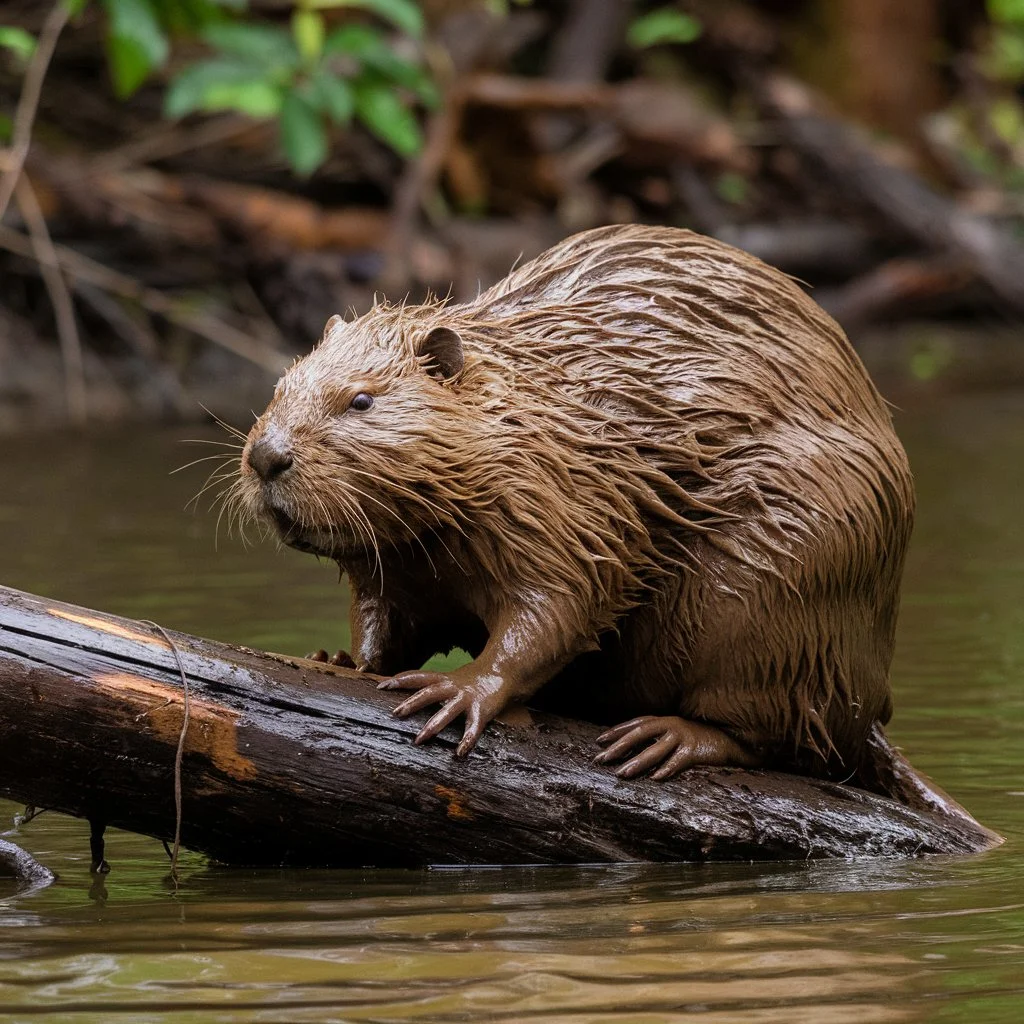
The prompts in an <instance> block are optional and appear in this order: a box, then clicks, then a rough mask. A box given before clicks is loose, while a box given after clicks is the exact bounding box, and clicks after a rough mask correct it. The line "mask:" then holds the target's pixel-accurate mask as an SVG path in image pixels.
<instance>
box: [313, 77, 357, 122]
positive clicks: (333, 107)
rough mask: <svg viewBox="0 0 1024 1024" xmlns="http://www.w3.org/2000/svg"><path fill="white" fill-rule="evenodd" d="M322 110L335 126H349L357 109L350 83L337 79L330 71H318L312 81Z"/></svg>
mask: <svg viewBox="0 0 1024 1024" xmlns="http://www.w3.org/2000/svg"><path fill="white" fill-rule="evenodd" d="M310 84H311V86H312V89H313V91H314V93H315V95H316V97H317V100H318V103H319V106H320V109H321V110H323V111H325V112H326V113H327V116H328V117H329V118H330V119H331V120H332V121H333V122H334V123H335V124H348V122H349V121H351V120H352V112H353V110H354V109H355V97H354V96H353V95H352V88H351V86H350V85H349V84H348V82H346V81H344V80H343V79H341V78H337V77H336V76H335V75H332V74H331V73H330V72H329V71H325V70H323V69H318V70H317V71H316V72H314V74H313V77H312V79H311V80H310Z"/></svg>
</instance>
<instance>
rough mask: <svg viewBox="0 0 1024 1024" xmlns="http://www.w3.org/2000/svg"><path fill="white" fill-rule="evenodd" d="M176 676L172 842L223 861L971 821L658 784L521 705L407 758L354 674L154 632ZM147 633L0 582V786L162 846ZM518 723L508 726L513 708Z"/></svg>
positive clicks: (867, 838) (393, 862)
mask: <svg viewBox="0 0 1024 1024" xmlns="http://www.w3.org/2000/svg"><path fill="white" fill-rule="evenodd" d="M169 635H170V637H171V639H172V640H173V643H174V646H175V648H177V653H178V655H179V656H180V658H181V664H182V667H183V669H184V672H185V674H186V677H187V681H188V691H189V705H190V709H189V711H190V713H189V722H188V728H187V730H186V733H185V740H184V746H183V761H182V771H181V786H182V821H181V836H182V842H183V844H184V845H185V846H187V847H189V848H191V849H193V850H197V851H201V852H203V853H205V854H208V855H209V856H210V857H212V858H215V859H216V860H218V861H221V862H224V863H226V864H234V865H243V864H244V865H277V864H288V865H324V866H328V865H331V866H356V865H375V866H409V867H413V866H422V865H429V864H496V863H519V864H522V863H555V862H558V863H586V862H590V863H593V862H615V861H684V860H776V859H792V858H800V859H803V858H808V857H847V858H848V857H859V856H871V857H896V856H913V855H919V854H927V853H945V854H950V853H952V854H963V853H969V852H975V851H978V850H981V849H984V848H987V847H988V846H991V845H993V842H994V840H993V837H992V834H991V833H989V832H988V831H987V830H986V829H984V828H982V827H981V826H980V825H978V824H977V823H975V822H973V821H972V820H971V819H970V818H969V817H966V816H965V817H964V819H963V820H952V821H951V820H948V819H942V818H940V817H937V816H932V815H928V814H921V813H917V812H915V811H912V810H909V809H908V808H906V807H904V806H902V805H900V804H897V803H895V802H893V801H890V800H887V799H884V798H882V797H877V796H873V795H871V794H868V793H865V792H861V791H859V790H855V789H852V788H849V787H845V786H842V785H837V784H833V783H827V782H819V781H814V780H810V779H804V778H798V777H794V776H787V775H782V774H777V773H771V772H757V771H740V770H731V769H710V768H707V769H703V768H701V769H694V770H691V771H688V772H684V773H683V774H681V775H680V776H678V777H677V778H675V779H672V780H670V781H668V782H666V783H656V782H652V781H649V780H646V779H638V780H632V781H622V780H619V779H617V778H616V777H615V776H614V775H613V774H611V773H610V772H609V771H607V770H606V769H602V768H598V767H595V766H594V765H592V763H591V758H592V757H593V755H594V754H595V752H596V751H597V746H596V744H595V737H596V736H597V734H598V732H599V728H598V727H597V726H594V725H590V724H587V723H581V722H572V721H568V720H565V719H557V718H555V717H552V716H542V715H536V716H534V717H533V719H532V721H531V722H529V723H525V722H524V724H521V725H511V724H500V723H499V724H495V725H493V726H492V727H491V728H489V729H488V731H487V734H486V735H485V736H484V738H483V739H482V740H481V742H480V743H479V744H478V746H477V748H476V749H475V750H474V751H473V752H472V753H471V754H470V755H469V757H468V758H466V759H464V760H458V759H456V758H454V757H453V753H452V752H453V750H454V748H455V746H456V743H457V741H458V736H459V733H458V731H457V730H455V729H451V728H449V729H448V730H445V732H443V733H442V734H441V735H440V736H439V737H438V738H437V739H436V740H435V741H433V742H432V743H429V744H427V745H425V746H422V747H417V746H414V745H413V743H412V739H413V737H414V736H415V734H416V731H417V729H418V728H419V724H418V722H417V721H403V720H400V719H396V718H395V717H393V716H392V714H391V709H392V707H393V706H394V704H395V703H396V702H397V700H399V699H401V698H400V696H399V695H397V694H393V693H386V692H380V691H378V690H377V689H376V688H375V686H374V685H373V683H374V681H375V680H374V678H373V677H368V676H365V675H360V674H359V673H357V672H354V671H348V670H343V669H334V668H328V667H326V666H322V665H318V664H317V663H314V662H309V661H306V660H304V659H289V658H285V657H281V656H278V655H269V654H262V653H259V652H256V651H251V650H247V649H244V648H237V647H231V646H227V645H224V644H218V643H214V642H211V641H207V640H201V639H198V638H196V637H192V636H187V635H184V634H176V633H171V634H169ZM174 655H175V652H174V651H172V649H171V648H170V647H169V645H168V643H167V642H166V640H165V639H164V638H163V636H162V635H161V634H160V633H159V632H158V631H157V630H155V629H154V628H153V627H152V625H150V624H146V623H141V622H134V621H131V620H128V619H120V618H117V617H115V616H111V615H104V614H101V613H98V612H94V611H90V610H88V609H84V608H77V607H74V606H72V605H66V604H61V603H59V602H56V601H49V600H45V599H43V598H39V597H33V596H31V595H28V594H23V593H20V592H18V591H14V590H9V589H6V588H0V794H2V795H4V796H6V797H9V798H11V799H14V800H18V801H22V802H25V803H27V804H32V805H34V806H36V807H47V808H52V809H54V810H59V811H64V812H67V813H70V814H74V815H79V816H81V817H85V818H88V819H89V820H90V821H91V822H93V823H94V825H98V824H103V823H105V824H108V825H112V826H116V827H119V828H124V829H129V830H131V831H134V832H139V833H144V834H147V835H152V836H156V837H159V838H164V839H168V838H170V837H171V836H172V835H173V833H174V828H175V804H174V763H175V753H176V750H177V747H178V743H179V738H180V735H181V731H182V722H183V710H184V700H183V697H184V694H183V686H182V681H181V675H180V674H179V671H178V668H177V663H176V660H175V656H174ZM524 717H525V716H524Z"/></svg>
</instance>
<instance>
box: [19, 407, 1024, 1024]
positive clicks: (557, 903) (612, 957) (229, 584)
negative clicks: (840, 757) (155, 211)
mask: <svg viewBox="0 0 1024 1024" xmlns="http://www.w3.org/2000/svg"><path fill="white" fill-rule="evenodd" d="M899 425H900V430H901V433H902V435H903V437H904V439H905V440H906V443H907V445H908V448H909V450H910V453H911V460H912V462H913V465H914V469H915V472H916V474H917V479H918V488H919V495H920V516H919V525H918V529H917V534H916V539H915V543H914V546H913V550H912V555H911V560H910V565H909V568H908V574H907V580H906V587H905V597H904V606H903V614H902V619H901V624H900V635H899V648H898V654H897V660H896V666H895V672H894V676H895V687H896V694H897V713H896V719H895V722H894V724H893V728H892V733H893V734H894V736H895V737H896V739H897V740H898V741H899V742H900V743H902V744H903V745H904V747H905V748H906V749H907V750H908V751H909V752H910V754H911V756H912V759H913V760H914V762H915V763H916V764H918V765H919V766H920V767H921V768H923V769H925V770H926V771H928V772H930V773H931V774H933V775H934V776H935V777H936V778H937V779H938V780H939V781H940V782H941V783H942V784H943V785H944V786H946V787H947V788H948V789H950V791H951V792H953V793H954V794H955V795H956V796H957V797H959V798H960V799H961V800H963V801H964V802H965V803H966V804H967V805H968V806H969V807H970V808H971V809H972V810H973V811H974V812H975V813H976V814H977V815H978V816H979V817H980V818H981V819H982V820H984V821H985V822H986V823H987V824H989V825H991V826H992V827H994V828H997V829H999V830H1000V831H1002V832H1003V833H1004V834H1005V835H1007V836H1008V841H1007V843H1006V845H1005V846H1004V847H1003V848H1001V849H999V850H997V851H994V852H993V853H991V854H988V855H985V856H981V857H977V858H973V859H970V860H963V861H952V862H951V861H930V862H928V861H917V862H910V863H883V862H862V863H857V864H822V863H813V864H785V865H746V866H745V865H730V866H705V867H700V866H686V865H680V866H659V867H633V866H629V867H621V868H602V869H565V868H552V869H501V870H495V869H492V870H479V871H471V870H460V871H433V872H373V871H362V872H337V873H323V872H305V873H303V872H262V873H253V872H249V871H231V870H225V869H217V868H214V867H209V866H207V865H206V864H204V863H203V862H202V860H201V859H199V858H197V857H190V858H188V861H187V865H186V871H185V873H184V879H183V884H182V886H181V888H180V890H179V891H178V892H177V893H175V892H174V891H173V889H172V888H171V887H170V885H169V883H168V880H167V861H166V856H165V854H164V852H163V849H162V848H161V847H160V845H159V844H157V843H156V842H155V841H151V840H147V839H143V838H140V837H136V836H131V835H127V834H124V833H113V834H111V835H109V838H108V857H109V859H110V860H111V862H112V863H113V872H112V873H111V874H110V875H109V876H108V877H107V878H106V879H105V880H104V881H102V882H99V883H95V882H94V880H93V879H92V878H90V876H89V873H88V834H87V829H86V826H85V824H84V823H82V822H78V821H74V820H71V819H64V818H60V817H57V816H55V815H43V816H42V817H40V818H39V819H37V820H36V821H34V822H32V823H31V824H29V825H27V826H25V827H24V828H23V829H21V830H20V833H19V834H18V835H17V837H16V838H17V841H18V842H20V843H22V845H24V846H25V847H26V848H28V849H29V850H30V851H32V852H33V853H34V854H35V855H36V856H38V857H39V858H40V859H41V860H43V861H44V862H45V863H46V864H48V865H49V866H50V867H52V868H54V869H55V870H57V871H58V872H59V873H60V881H59V882H58V884H56V885H54V886H52V887H51V888H49V889H46V890H44V891H42V892H38V893H35V894H33V895H28V896H20V897H17V896H11V895H8V894H9V893H10V889H6V890H3V889H2V883H0V897H3V898H0V1019H2V1020H4V1021H7V1020H10V1021H21V1020H25V1021H35V1020H51V1021H82V1022H101V1021H108V1020H123V1021H138V1022H160V1024H170V1022H185V1021H188V1022H206V1021H232V1022H235V1021H273V1022H282V1021H288V1022H291V1021H294V1022H302V1021H318V1022H319V1021H402V1020H421V1021H472V1022H476V1021H489V1020H495V1021H503V1022H514V1021H549V1020H550V1021H559V1022H564V1024H575V1022H583V1021H617V1022H627V1021H628V1022H650V1024H654V1022H667V1021H689V1020H700V1021H701V1022H727V1021H729V1022H732V1021H738V1020H742V1021H753V1022H767V1021H771V1022H775V1021H777V1022H780V1024H782V1022H786V1024H790V1022H808V1024H811V1022H822V1021H825V1022H843V1024H845V1022H850V1024H854V1022H874V1021H928V1022H931V1021H938V1022H945V1021H960V1022H971V1024H976V1022H988V1021H1000V1022H1002V1021H1006V1022H1015V1021H1020V1020H1024V853H1022V850H1024V846H1022V843H1024V771H1022V766H1024V530H1022V528H1021V516H1022V498H1024V396H1019V395H1018V396H999V395H995V396H993V395H985V396H974V397H966V398H958V399H950V400H944V401H943V402H942V404H941V405H938V406H935V405H934V404H933V405H932V407H931V408H929V409H926V410H912V411H908V412H906V413H903V414H901V416H900V417H899ZM177 433H178V434H180V433H181V432H180V431H179V432H177ZM194 455H195V453H191V452H190V451H189V450H188V446H185V445H181V444H178V443H176V441H175V439H174V437H173V436H171V435H168V434H154V433H149V434H147V433H143V432H138V431H136V432H132V433H119V434H111V435H104V436H100V437H97V438H93V439H89V440H83V441H72V440H69V439H67V438H62V439H54V440H44V441H42V442H40V441H32V442H28V441H24V440H23V441H5V442H4V446H3V448H2V449H0V582H3V583H6V584H9V585H12V586H15V587H21V588H23V589H26V590H31V591H34V592H36V593H40V594H46V595H50V596H53V597H57V598H62V599H64V600H68V601H74V602H78V603H81V604H85V605H88V606H90V607H95V608H103V609H107V610H109V611H113V612H117V613H119V614H122V615H129V616H137V617H145V618H150V619H156V620H158V621H160V622H162V623H164V624H166V625H167V626H171V627H174V628H176V629H183V630H187V631H189V632H195V633H201V634H205V635H208V636H213V637H217V638H219V639H223V640H228V641H233V642H241V643H247V644H253V645H256V646H262V647H269V648H272V649H277V650H286V651H292V652H301V651H303V650H306V649H311V648H314V647H319V646H321V645H323V646H330V645H331V644H339V645H340V644H341V643H342V642H343V640H344V637H343V635H342V633H341V620H342V617H343V614H344V593H343V590H342V589H341V588H339V587H337V586H336V576H335V573H334V571H333V570H332V568H331V567H329V566H318V565H317V564H316V562H315V561H313V560H312V559H309V558H307V557H304V556H301V555H298V554H295V553H293V552H282V553H279V554H276V553H275V552H274V551H273V550H272V549H270V548H268V547H257V548H255V549H250V550H245V549H244V548H242V546H241V545H240V544H238V543H237V542H229V541H226V539H225V538H224V537H223V533H222V537H221V543H220V549H219V550H218V551H215V550H214V541H213V535H214V522H213V517H212V516H205V515H201V514H200V515H197V516H192V515H189V514H187V513H185V512H183V511H182V506H183V505H184V504H185V501H186V500H187V498H188V497H189V495H190V494H191V493H192V492H193V491H194V490H195V489H196V488H197V487H198V485H199V483H200V481H201V474H199V473H198V471H197V470H193V471H190V472H188V473H184V474H179V475H177V476H168V475H167V473H168V471H169V470H170V469H172V468H174V467H175V466H176V465H179V464H181V463H183V462H185V461H187V460H188V458H189V457H194ZM15 810H16V808H15V807H13V806H12V805H9V804H2V803H0V830H2V829H3V828H6V827H8V825H7V823H9V822H10V821H11V818H12V816H13V814H14V812H15Z"/></svg>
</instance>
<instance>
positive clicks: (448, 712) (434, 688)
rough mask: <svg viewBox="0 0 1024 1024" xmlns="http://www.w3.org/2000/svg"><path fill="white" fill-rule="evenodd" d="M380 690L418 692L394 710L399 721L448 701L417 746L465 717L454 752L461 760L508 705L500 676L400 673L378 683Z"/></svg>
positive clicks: (425, 728) (422, 731)
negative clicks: (464, 724)
mask: <svg viewBox="0 0 1024 1024" xmlns="http://www.w3.org/2000/svg"><path fill="white" fill-rule="evenodd" d="M468 667H469V666H467V668H468ZM377 689H378V690H417V691H418V692H417V693H414V694H413V695H412V696H411V697H410V698H409V699H408V700H405V701H403V702H402V703H401V704H399V705H398V707H396V708H395V710H394V713H395V714H396V715H398V717H399V718H406V717H407V716H408V715H411V714H413V712H415V711H419V710H420V709H421V708H425V707H428V706H429V705H430V704H440V703H441V702H442V701H444V702H445V703H444V707H442V708H441V710H440V711H438V712H437V713H436V714H435V715H434V717H433V718H431V719H430V721H429V722H427V724H426V725H425V726H423V728H422V729H420V731H419V733H418V734H417V736H416V739H415V742H416V743H417V744H420V743H426V741H427V740H430V739H433V738H434V737H435V736H436V735H437V734H438V733H439V732H440V731H441V730H442V729H443V728H444V727H445V726H446V725H449V724H450V723H451V722H453V721H455V719H456V718H458V717H459V715H465V716H466V728H465V731H464V732H463V734H462V740H461V742H460V743H459V745H458V747H457V748H456V750H455V753H456V755H457V756H458V757H465V756H466V754H468V753H469V752H470V751H471V750H472V749H473V747H474V746H475V745H476V741H477V740H478V739H480V736H481V735H482V734H483V731H484V729H486V728H487V723H488V722H490V721H491V720H492V719H493V718H494V717H495V716H496V715H497V714H499V713H500V712H501V710H502V709H503V708H504V707H505V704H506V703H508V700H507V696H506V689H507V687H506V686H505V684H504V683H503V681H502V680H501V679H500V678H499V677H498V676H492V675H488V676H477V675H475V674H468V673H466V672H464V671H463V670H462V669H455V670H454V671H453V672H423V671H417V672H401V673H399V675H397V676H395V677H394V678H393V679H385V680H384V682H382V683H379V684H378V686H377Z"/></svg>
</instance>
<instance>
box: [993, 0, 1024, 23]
mask: <svg viewBox="0 0 1024 1024" xmlns="http://www.w3.org/2000/svg"><path fill="white" fill-rule="evenodd" d="M988 16H989V17H990V18H991V19H992V20H993V21H997V22H1001V23H1002V24H1004V25H1006V24H1013V23H1020V24H1024V0H988Z"/></svg>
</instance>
